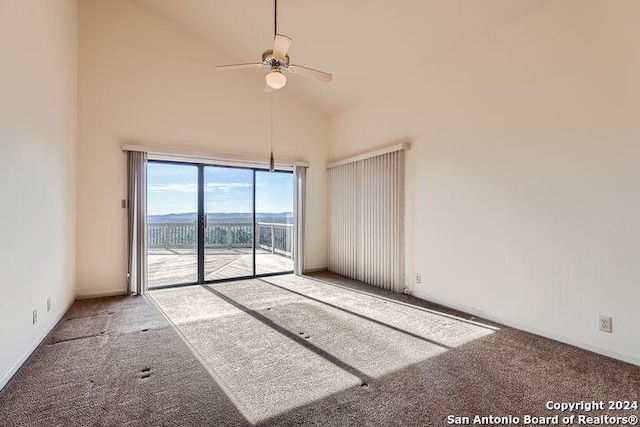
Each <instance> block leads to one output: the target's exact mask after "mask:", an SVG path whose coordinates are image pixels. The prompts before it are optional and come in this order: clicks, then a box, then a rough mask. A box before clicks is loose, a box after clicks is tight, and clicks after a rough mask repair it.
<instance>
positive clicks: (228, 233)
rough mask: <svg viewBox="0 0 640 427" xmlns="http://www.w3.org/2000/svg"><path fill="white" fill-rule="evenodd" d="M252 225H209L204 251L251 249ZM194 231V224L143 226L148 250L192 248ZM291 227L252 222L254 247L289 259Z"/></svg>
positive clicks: (195, 227)
mask: <svg viewBox="0 0 640 427" xmlns="http://www.w3.org/2000/svg"><path fill="white" fill-rule="evenodd" d="M252 234H253V225H252V223H246V222H244V223H225V224H213V223H209V224H208V225H207V227H206V228H205V230H204V242H205V244H204V246H205V248H228V249H238V248H251V247H252V245H253V238H252ZM197 239H198V228H197V226H196V224H194V223H176V222H151V223H148V224H147V247H148V248H149V249H193V248H195V247H196V246H197ZM292 242H293V224H280V223H267V222H258V223H256V239H255V246H256V248H260V249H264V250H267V251H270V252H271V253H274V254H279V255H283V256H286V257H288V258H291V254H292Z"/></svg>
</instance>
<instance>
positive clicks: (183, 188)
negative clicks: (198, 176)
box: [147, 182, 198, 193]
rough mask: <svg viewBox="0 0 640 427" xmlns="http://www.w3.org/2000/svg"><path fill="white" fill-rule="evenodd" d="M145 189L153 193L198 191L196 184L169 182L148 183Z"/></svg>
mask: <svg viewBox="0 0 640 427" xmlns="http://www.w3.org/2000/svg"><path fill="white" fill-rule="evenodd" d="M147 190H148V191H149V192H154V193H195V192H197V191H198V184H196V183H195V182H194V183H177V182H176V183H171V184H148V185H147Z"/></svg>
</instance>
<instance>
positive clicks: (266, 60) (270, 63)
mask: <svg viewBox="0 0 640 427" xmlns="http://www.w3.org/2000/svg"><path fill="white" fill-rule="evenodd" d="M262 65H264V66H265V67H271V68H283V67H284V68H287V67H289V55H287V56H285V57H284V59H278V58H276V57H275V56H273V50H266V51H264V53H263V54H262Z"/></svg>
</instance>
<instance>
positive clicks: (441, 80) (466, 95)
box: [330, 0, 640, 364]
mask: <svg viewBox="0 0 640 427" xmlns="http://www.w3.org/2000/svg"><path fill="white" fill-rule="evenodd" d="M638 16H640V2H638V1H635V0H616V1H600V0H561V1H556V2H553V3H551V4H550V5H548V6H546V7H544V8H542V9H541V10H540V11H538V12H536V13H533V14H530V15H528V16H526V17H524V18H523V19H520V20H518V21H516V22H514V23H512V24H511V25H509V26H507V27H504V28H502V29H501V30H500V31H497V32H495V33H494V34H492V35H490V36H489V37H486V38H484V39H483V40H480V41H478V42H476V43H474V44H472V45H470V46H468V47H467V48H465V49H464V50H460V51H458V52H455V53H453V54H452V55H450V56H449V57H447V58H446V59H445V60H443V61H441V62H440V63H438V64H437V65H435V66H431V67H426V68H424V69H420V70H415V71H413V72H412V71H410V70H406V69H402V68H400V69H394V70H392V73H393V74H395V75H397V80H398V84H397V87H395V88H393V90H392V91H386V92H385V91H383V92H381V93H380V94H378V95H375V96H373V97H371V98H369V99H367V100H366V101H364V102H362V103H360V104H359V105H358V106H356V107H354V108H352V109H350V110H348V111H346V112H344V113H343V114H341V115H339V116H337V117H335V118H334V120H333V121H332V134H331V138H332V143H331V149H330V157H331V158H338V157H342V156H345V155H348V154H351V153H355V152H358V151H362V150H365V149H367V148H368V147H372V146H377V145H381V144H385V143H387V142H391V141H394V140H396V139H398V138H405V137H406V138H409V139H411V140H412V142H413V148H412V150H411V151H410V152H409V153H408V156H407V157H408V172H407V197H408V199H407V237H408V239H407V274H408V276H407V277H408V285H409V286H410V287H411V288H412V289H413V292H414V293H415V294H416V295H418V296H420V297H424V298H427V299H433V300H436V301H440V302H444V303H446V304H448V305H452V306H455V307H459V308H465V309H467V310H469V311H471V312H475V313H479V314H482V315H485V316H487V317H490V318H493V319H497V320H499V321H502V322H506V323H508V324H511V325H515V326H519V327H521V328H523V329H527V330H530V331H534V332H537V333H540V334H543V335H547V336H550V337H554V338H557V339H560V340H563V341H566V342H571V343H574V344H577V345H580V346H582V347H586V348H591V349H594V350H596V351H599V352H602V353H606V354H609V355H613V356H615V357H619V358H621V359H625V360H628V361H632V362H635V363H639V364H640V340H639V339H638V336H639V335H638V331H637V326H638V325H639V324H640V314H639V313H640V311H638V308H637V307H638V302H639V301H640V286H639V283H640V262H638V257H639V255H640V250H639V249H640V223H639V221H640V192H639V191H638V186H639V185H640V184H639V183H640V167H639V166H638V159H639V158H640V139H639V138H640V79H638V76H639V75H640V45H639V44H638V40H640V27H639V26H638V25H637V17H638ZM416 54H418V53H417V52H416ZM415 273H421V274H422V284H419V285H418V284H416V283H415V282H414V277H415ZM598 314H605V315H609V316H613V327H614V333H613V334H605V333H602V332H599V331H597V318H598Z"/></svg>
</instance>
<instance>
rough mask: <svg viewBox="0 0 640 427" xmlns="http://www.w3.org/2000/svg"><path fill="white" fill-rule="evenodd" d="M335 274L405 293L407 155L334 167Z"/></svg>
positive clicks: (332, 223) (332, 261)
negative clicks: (405, 184)
mask: <svg viewBox="0 0 640 427" xmlns="http://www.w3.org/2000/svg"><path fill="white" fill-rule="evenodd" d="M329 191H330V202H329V203H330V210H329V270H330V271H332V272H334V273H337V274H341V275H343V276H346V277H350V278H353V279H357V280H361V281H363V282H365V283H368V284H370V285H374V286H377V287H380V288H383V289H388V290H392V291H396V292H402V290H403V288H404V253H403V250H404V150H402V149H399V150H395V151H391V152H388V153H384V154H381V155H375V156H373V157H369V158H364V159H359V160H355V161H352V162H341V163H339V164H336V165H335V166H331V165H330V167H329Z"/></svg>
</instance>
